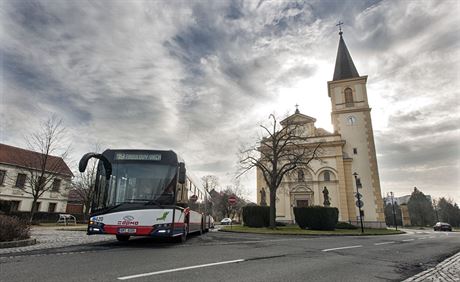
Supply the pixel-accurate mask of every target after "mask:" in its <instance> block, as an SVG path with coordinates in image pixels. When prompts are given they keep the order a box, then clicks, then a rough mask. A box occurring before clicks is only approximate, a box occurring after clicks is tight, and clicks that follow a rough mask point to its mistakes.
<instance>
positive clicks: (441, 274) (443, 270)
mask: <svg viewBox="0 0 460 282" xmlns="http://www.w3.org/2000/svg"><path fill="white" fill-rule="evenodd" d="M459 266H460V253H457V254H455V255H453V256H451V257H449V258H447V259H445V260H444V261H443V262H441V263H439V264H438V265H436V266H435V267H432V268H430V269H427V270H425V271H423V272H421V273H419V274H417V275H415V276H412V277H410V278H408V279H406V280H404V282H412V281H417V282H418V281H420V282H421V281H429V280H431V281H457V280H456V279H457V278H459V277H460V271H459V270H458V269H459ZM449 268H453V269H456V270H457V271H455V272H456V273H454V271H449V270H448V269H449ZM437 276H438V277H437ZM454 276H456V277H454Z"/></svg>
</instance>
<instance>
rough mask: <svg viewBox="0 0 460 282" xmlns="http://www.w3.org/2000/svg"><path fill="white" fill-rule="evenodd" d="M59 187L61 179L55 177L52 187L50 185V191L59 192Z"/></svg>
mask: <svg viewBox="0 0 460 282" xmlns="http://www.w3.org/2000/svg"><path fill="white" fill-rule="evenodd" d="M60 187H61V179H57V178H55V179H54V180H53V187H51V192H59V188H60Z"/></svg>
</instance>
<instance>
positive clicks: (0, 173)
mask: <svg viewBox="0 0 460 282" xmlns="http://www.w3.org/2000/svg"><path fill="white" fill-rule="evenodd" d="M5 175H6V170H0V185H3V181H4V180H5Z"/></svg>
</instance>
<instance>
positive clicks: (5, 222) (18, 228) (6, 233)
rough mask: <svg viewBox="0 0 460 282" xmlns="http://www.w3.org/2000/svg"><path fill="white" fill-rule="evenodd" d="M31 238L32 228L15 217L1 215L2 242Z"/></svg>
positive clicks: (0, 232)
mask: <svg viewBox="0 0 460 282" xmlns="http://www.w3.org/2000/svg"><path fill="white" fill-rule="evenodd" d="M28 238H30V226H29V225H28V224H27V222H26V221H24V220H21V219H19V218H17V217H14V216H7V215H0V242H7V241H14V240H24V239H28Z"/></svg>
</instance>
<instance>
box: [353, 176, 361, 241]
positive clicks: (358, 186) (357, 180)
mask: <svg viewBox="0 0 460 282" xmlns="http://www.w3.org/2000/svg"><path fill="white" fill-rule="evenodd" d="M353 176H354V177H355V183H356V198H357V199H358V200H357V201H356V206H358V209H359V221H360V222H361V233H364V225H363V212H362V211H361V207H362V206H363V204H364V203H363V202H362V201H361V194H360V193H359V190H358V188H362V187H363V185H362V184H361V180H360V179H359V178H358V174H357V173H356V172H355V173H353Z"/></svg>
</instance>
